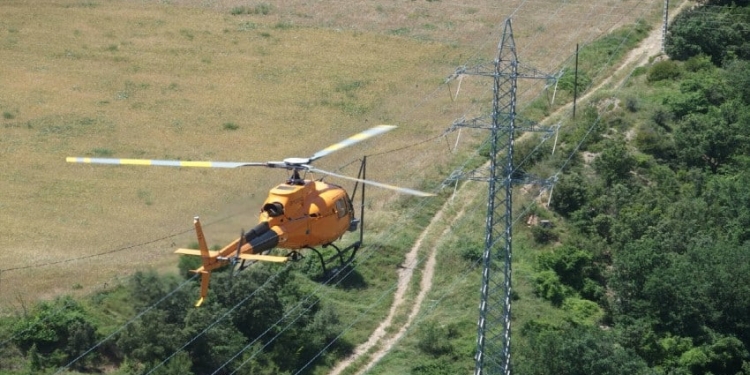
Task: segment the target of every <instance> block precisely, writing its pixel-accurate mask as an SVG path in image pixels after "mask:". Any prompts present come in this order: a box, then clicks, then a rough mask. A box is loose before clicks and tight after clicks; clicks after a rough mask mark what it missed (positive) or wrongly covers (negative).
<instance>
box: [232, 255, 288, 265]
mask: <svg viewBox="0 0 750 375" xmlns="http://www.w3.org/2000/svg"><path fill="white" fill-rule="evenodd" d="M240 259H243V260H259V261H262V262H276V263H285V262H286V261H287V260H289V258H287V257H280V256H273V255H261V254H240Z"/></svg>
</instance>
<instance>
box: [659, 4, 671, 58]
mask: <svg viewBox="0 0 750 375" xmlns="http://www.w3.org/2000/svg"><path fill="white" fill-rule="evenodd" d="M668 27H669V0H664V21H663V22H662V29H661V52H662V53H664V49H665V48H666V46H667V28H668Z"/></svg>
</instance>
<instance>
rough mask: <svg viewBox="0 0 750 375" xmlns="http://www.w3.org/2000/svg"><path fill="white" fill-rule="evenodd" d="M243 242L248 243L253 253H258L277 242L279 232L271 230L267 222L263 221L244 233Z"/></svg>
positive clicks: (270, 247) (272, 246)
mask: <svg viewBox="0 0 750 375" xmlns="http://www.w3.org/2000/svg"><path fill="white" fill-rule="evenodd" d="M245 242H247V244H248V245H250V248H251V249H252V250H251V251H252V253H253V254H260V253H262V252H264V251H268V250H271V249H273V248H274V247H276V245H278V244H279V234H278V233H276V232H275V231H273V230H271V227H270V226H269V225H268V222H263V223H260V224H258V225H256V226H255V227H254V228H253V229H251V230H250V231H249V232H247V233H245Z"/></svg>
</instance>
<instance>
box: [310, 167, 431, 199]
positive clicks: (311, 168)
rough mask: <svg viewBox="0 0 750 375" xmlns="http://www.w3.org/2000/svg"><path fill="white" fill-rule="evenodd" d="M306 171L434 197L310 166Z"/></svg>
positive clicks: (422, 192) (429, 195) (421, 192)
mask: <svg viewBox="0 0 750 375" xmlns="http://www.w3.org/2000/svg"><path fill="white" fill-rule="evenodd" d="M308 170H309V171H310V172H314V173H321V174H326V175H329V176H333V177H338V178H343V179H345V180H350V181H358V182H361V183H363V184H368V185H372V186H377V187H381V188H384V189H389V190H394V191H397V192H399V193H405V194H411V195H416V196H418V197H434V196H435V195H436V194H433V193H425V192H424V191H419V190H414V189H409V188H404V187H399V186H393V185H388V184H384V183H382V182H375V181H371V180H363V179H361V178H356V177H349V176H345V175H341V174H338V173H333V172H328V171H324V170H322V169H318V168H313V167H310V166H308Z"/></svg>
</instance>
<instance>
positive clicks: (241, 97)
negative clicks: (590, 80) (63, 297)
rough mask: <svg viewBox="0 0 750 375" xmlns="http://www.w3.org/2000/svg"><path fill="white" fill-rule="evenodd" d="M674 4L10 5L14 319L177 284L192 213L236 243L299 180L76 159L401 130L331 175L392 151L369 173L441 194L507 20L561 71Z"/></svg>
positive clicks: (235, 151)
mask: <svg viewBox="0 0 750 375" xmlns="http://www.w3.org/2000/svg"><path fill="white" fill-rule="evenodd" d="M240 6H242V7H244V8H241V9H243V11H242V12H239V11H238V9H240V8H238V7H240ZM661 6H662V4H661V2H654V1H651V2H644V1H635V0H630V1H594V2H591V1H507V2H502V4H497V2H491V1H463V2H460V3H459V2H454V1H409V2H404V1H377V2H375V1H346V2H345V1H319V2H308V1H277V2H265V3H264V2H253V3H249V2H240V1H231V0H226V1H209V0H204V1H199V0H175V1H124V0H100V1H80V0H48V1H31V2H29V1H3V2H2V3H0V64H1V65H2V66H3V68H2V70H0V87H1V88H2V89H1V90H0V112H1V113H2V118H0V132H1V133H0V171H1V172H0V173H1V176H2V177H1V178H0V192H1V193H0V212H1V213H2V214H1V215H0V235H1V239H2V251H0V310H2V311H7V310H11V309H15V308H17V307H19V306H20V305H21V304H22V303H29V302H32V301H35V300H38V299H41V298H50V297H54V296H56V295H59V294H61V293H71V292H76V291H83V292H86V291H90V290H93V289H96V288H100V287H103V286H104V285H105V283H108V282H111V280H112V279H113V278H114V277H118V276H127V275H128V274H130V273H132V271H133V270H136V269H143V268H147V267H153V268H157V269H169V270H173V269H174V268H175V267H174V265H175V263H176V259H175V257H174V256H173V255H171V252H172V250H173V248H174V247H175V246H184V245H185V244H187V243H189V242H191V241H193V239H192V233H191V232H190V229H191V219H192V217H193V216H194V215H201V217H202V218H203V220H204V221H205V222H206V223H209V224H210V225H208V227H207V229H206V232H207V237H208V240H209V242H211V243H212V244H214V243H221V242H225V241H228V240H230V239H231V238H232V237H234V236H236V235H237V234H238V232H239V230H240V228H242V227H244V228H249V227H250V226H251V225H253V224H254V222H255V220H256V212H257V206H258V205H259V204H260V202H261V201H262V200H263V198H264V197H265V194H266V192H267V190H268V189H269V188H270V187H272V186H273V185H275V184H277V183H279V182H281V181H282V180H283V179H284V178H285V177H286V176H285V174H284V172H282V171H273V170H271V171H269V170H261V169H243V170H199V169H167V168H145V167H111V166H88V165H70V164H66V163H65V162H64V160H65V157H66V156H102V157H138V158H159V159H161V158H174V159H183V160H186V159H200V160H241V161H265V160H278V159H281V158H284V157H288V156H309V155H311V154H312V153H314V152H315V151H317V150H319V149H321V148H323V147H325V146H327V145H329V144H331V143H333V142H335V141H338V140H340V139H342V138H345V137H347V136H349V135H350V134H353V133H355V132H358V131H361V130H364V129H366V128H368V127H370V126H372V125H375V124H379V123H392V124H396V125H399V129H398V130H396V131H393V132H391V133H390V134H387V135H384V136H381V137H379V138H377V139H374V140H371V141H368V142H365V143H364V144H361V145H357V146H355V147H352V148H351V149H347V150H342V151H340V152H339V153H336V154H333V155H331V156H329V157H327V158H325V159H322V160H320V162H319V163H318V166H319V167H321V168H323V169H328V170H338V169H339V168H342V167H344V168H343V169H342V171H343V172H346V173H350V174H355V173H356V169H354V168H353V167H352V166H351V165H350V166H348V167H345V166H347V165H349V163H351V162H353V161H355V160H356V159H358V158H359V157H361V156H362V155H373V154H378V153H381V152H386V153H385V154H381V155H379V156H377V157H372V158H371V159H370V162H369V164H368V176H369V177H370V178H373V179H377V180H381V181H385V182H389V183H395V184H399V185H403V186H407V187H416V188H431V187H434V186H436V185H438V184H439V182H440V180H441V179H443V178H445V177H447V173H448V172H449V171H447V169H446V168H445V166H446V165H448V164H449V163H453V164H456V163H460V162H461V161H460V160H459V161H457V160H455V158H457V157H462V156H457V155H463V154H461V152H464V153H467V152H468V153H470V152H471V144H472V143H471V142H468V141H465V139H466V140H468V139H471V138H462V142H461V143H460V146H461V147H462V149H460V150H459V152H458V153H457V154H451V153H450V152H449V150H448V146H447V145H448V144H450V145H452V144H453V142H454V141H455V134H450V135H448V137H447V138H446V140H443V139H437V140H431V139H432V138H435V137H437V136H439V135H440V134H441V133H442V132H443V131H444V130H446V129H447V128H448V127H449V126H450V124H451V123H452V122H453V120H455V119H456V118H457V117H459V116H461V115H467V116H469V117H471V116H474V115H478V114H480V113H481V112H482V111H484V110H486V109H487V104H486V103H487V101H486V98H487V93H488V87H487V85H486V84H483V83H481V81H479V80H477V81H476V82H472V80H471V79H465V80H463V86H462V88H461V93H460V95H459V97H458V100H456V101H452V100H451V96H450V94H451V93H453V94H455V92H456V89H457V86H456V82H453V83H452V86H450V89H449V87H448V86H446V85H445V84H444V80H445V78H446V77H447V76H448V75H449V74H451V73H452V72H453V70H454V69H455V67H456V66H458V65H462V64H468V65H472V64H474V63H476V62H478V61H491V59H492V58H493V57H494V54H495V48H496V46H497V42H498V40H499V37H500V35H501V31H502V30H501V28H500V26H501V24H502V22H503V20H504V19H505V18H506V17H508V16H512V17H513V22H514V23H513V29H514V35H515V38H516V44H517V46H518V54H519V56H520V57H521V59H522V62H524V63H525V64H528V65H530V66H534V67H537V68H540V69H542V70H547V71H553V70H557V69H560V68H561V67H562V66H563V65H564V64H566V63H569V61H570V57H571V55H572V52H573V51H574V49H575V44H576V43H582V44H585V43H586V42H589V41H591V40H593V39H594V38H596V37H598V36H600V35H602V34H603V33H606V32H607V31H609V30H611V29H613V28H615V27H617V26H618V25H621V24H624V23H630V22H632V21H633V20H635V19H637V18H640V17H649V18H650V19H653V18H655V17H658V15H659V13H660V9H661ZM238 13H239V14H238ZM480 136H481V134H479V135H476V136H475V139H476V137H480ZM414 144H416V146H413V147H409V148H406V149H405V150H402V151H397V152H387V151H389V150H396V149H400V148H402V147H405V146H409V145H414ZM439 166H443V168H439ZM368 197H369V198H370V199H369V201H368V207H369V208H372V210H371V212H370V213H369V218H370V220H371V221H373V222H374V225H373V227H374V228H387V226H388V222H389V220H388V219H389V217H391V215H394V214H397V212H396V211H395V209H394V208H393V207H392V205H390V203H391V202H393V201H394V200H395V199H396V197H394V196H393V195H392V194H390V193H388V192H382V191H380V192H376V190H375V189H370V190H369V191H368ZM179 233H182V234H179ZM177 234H179V235H177ZM103 253H107V255H99V254H103Z"/></svg>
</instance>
